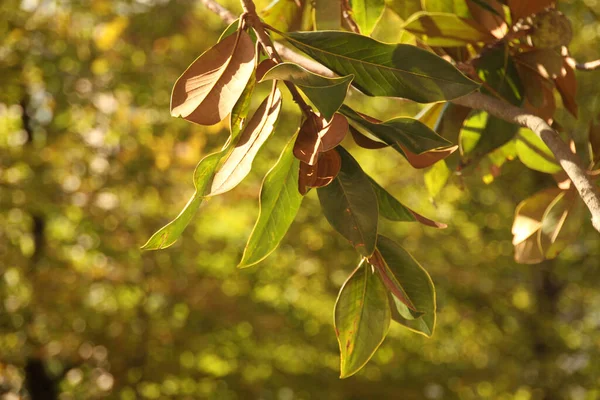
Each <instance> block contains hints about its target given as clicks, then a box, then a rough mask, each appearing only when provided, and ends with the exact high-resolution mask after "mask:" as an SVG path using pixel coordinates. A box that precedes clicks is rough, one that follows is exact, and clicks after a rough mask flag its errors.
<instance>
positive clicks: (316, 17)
mask: <svg viewBox="0 0 600 400" xmlns="http://www.w3.org/2000/svg"><path fill="white" fill-rule="evenodd" d="M309 4H310V6H311V7H312V22H313V29H314V30H315V31H317V30H318V31H325V30H339V29H341V26H342V24H341V22H342V7H340V2H339V1H338V0H336V1H327V0H325V1H323V0H320V1H311V2H310V3H309Z"/></svg>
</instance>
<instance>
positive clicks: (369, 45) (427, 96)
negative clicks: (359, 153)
mask: <svg viewBox="0 0 600 400" xmlns="http://www.w3.org/2000/svg"><path fill="white" fill-rule="evenodd" d="M285 37H286V39H287V40H289V42H290V43H291V44H292V45H294V46H295V47H297V48H298V49H300V50H302V51H304V52H305V53H306V54H308V55H309V56H311V57H313V58H314V59H315V60H317V61H318V62H320V63H321V64H323V65H325V66H326V67H328V68H329V69H331V70H333V71H334V72H336V73H337V74H338V75H341V76H345V75H354V82H353V85H354V86H356V87H357V88H359V89H360V90H361V91H362V92H364V93H366V94H368V95H370V96H391V97H405V98H408V99H411V100H414V101H418V102H422V103H429V102H434V101H440V100H450V99H454V98H457V97H460V96H464V95H466V94H468V93H470V92H472V91H474V90H476V89H477V88H478V87H479V85H478V84H477V83H475V82H473V81H471V80H470V79H468V78H467V77H466V76H464V75H463V74H462V73H460V72H459V71H458V70H457V69H456V68H455V67H454V66H453V65H452V64H450V63H448V62H447V61H445V60H443V59H442V58H440V57H438V56H436V55H435V54H432V53H429V52H427V51H425V50H423V49H420V48H417V47H415V46H410V45H404V44H395V45H394V44H386V43H381V42H378V41H376V40H374V39H371V38H369V37H367V36H362V35H357V34H354V33H349V32H332V31H325V32H292V33H289V34H287V35H286V36H285Z"/></svg>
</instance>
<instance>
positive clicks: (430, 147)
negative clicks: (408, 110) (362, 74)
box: [340, 105, 456, 168]
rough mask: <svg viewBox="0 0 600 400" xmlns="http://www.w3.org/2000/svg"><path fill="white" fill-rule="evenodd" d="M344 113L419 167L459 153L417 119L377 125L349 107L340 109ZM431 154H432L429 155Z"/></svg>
mask: <svg viewBox="0 0 600 400" xmlns="http://www.w3.org/2000/svg"><path fill="white" fill-rule="evenodd" d="M340 112H341V113H342V114H344V115H345V116H347V117H348V118H350V120H351V121H352V122H353V123H355V124H357V125H358V126H360V127H361V128H363V129H365V130H367V131H368V132H369V133H371V134H373V135H374V136H375V137H377V138H378V139H380V140H382V141H383V142H385V143H386V144H388V145H390V146H392V147H393V148H394V149H395V150H396V151H398V152H399V153H400V154H402V155H403V156H404V157H406V159H407V160H408V161H409V162H410V163H411V165H413V166H414V167H415V168H423V167H425V166H428V165H431V163H432V162H431V161H433V162H435V161H437V160H439V159H441V158H444V157H445V156H446V155H448V154H450V153H452V152H453V151H454V150H456V149H455V148H452V143H450V142H449V141H447V140H446V139H444V138H443V137H441V136H439V135H438V134H436V133H435V132H434V131H432V130H431V129H429V128H428V127H427V126H426V125H425V124H423V123H422V122H420V121H419V120H416V119H414V118H408V117H400V118H394V119H391V120H389V121H386V122H373V120H368V119H366V118H364V117H363V116H362V115H360V114H358V113H357V112H356V111H354V110H353V109H351V108H350V107H348V106H346V105H343V106H342V108H340ZM437 150H439V151H437ZM432 151H433V152H432ZM428 152H430V154H427V153H428ZM418 156H420V157H418ZM429 162H431V163H429ZM428 163H429V164H428Z"/></svg>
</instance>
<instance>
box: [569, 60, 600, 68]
mask: <svg viewBox="0 0 600 400" xmlns="http://www.w3.org/2000/svg"><path fill="white" fill-rule="evenodd" d="M575 68H577V69H578V70H580V71H594V70H597V69H598V68H600V60H594V61H588V62H584V63H575Z"/></svg>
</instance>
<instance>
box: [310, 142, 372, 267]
mask: <svg viewBox="0 0 600 400" xmlns="http://www.w3.org/2000/svg"><path fill="white" fill-rule="evenodd" d="M336 150H337V151H338V152H339V153H340V156H341V158H342V166H341V170H340V172H339V174H338V175H337V177H336V178H335V179H334V180H333V181H332V182H331V183H330V184H329V185H327V186H325V187H322V188H319V189H318V190H317V193H318V195H319V201H320V202H321V208H322V209H323V214H324V215H325V218H327V221H329V223H330V224H331V226H333V227H334V228H335V229H336V230H337V231H338V232H339V233H340V234H341V235H342V236H344V237H345V238H346V239H347V240H348V241H350V243H352V245H353V246H354V248H356V250H357V251H358V252H359V253H360V254H361V255H363V256H365V257H368V256H370V255H371V254H373V251H375V242H376V241H377V222H378V209H377V196H376V195H375V192H374V190H373V187H372V186H371V182H370V181H369V178H368V176H367V175H366V174H365V173H364V172H363V170H362V169H361V168H360V165H358V163H357V162H356V160H355V159H354V158H353V157H352V156H351V155H350V154H349V153H348V152H347V151H346V150H344V148H343V147H341V146H338V147H337V148H336Z"/></svg>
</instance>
